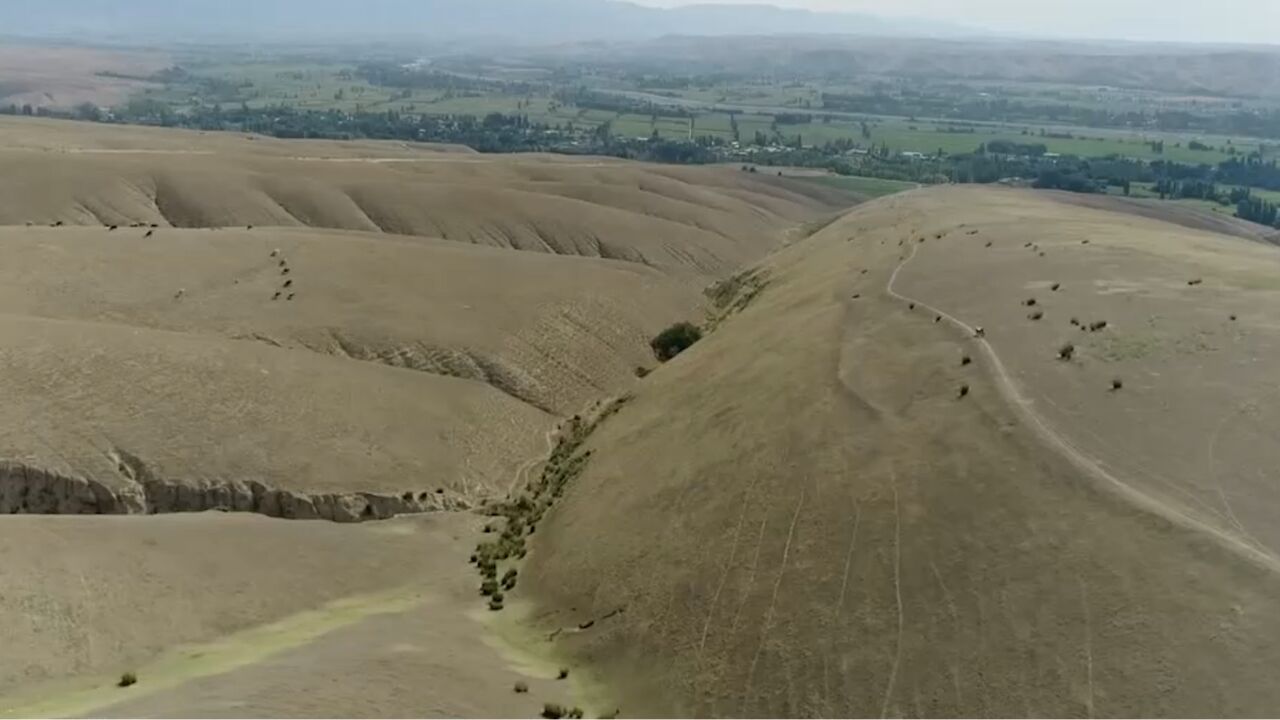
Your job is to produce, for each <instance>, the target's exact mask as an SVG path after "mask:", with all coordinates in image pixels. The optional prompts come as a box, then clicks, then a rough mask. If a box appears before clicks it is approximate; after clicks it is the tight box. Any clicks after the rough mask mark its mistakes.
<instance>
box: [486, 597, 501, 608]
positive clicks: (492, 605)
mask: <svg viewBox="0 0 1280 720" xmlns="http://www.w3.org/2000/svg"><path fill="white" fill-rule="evenodd" d="M489 609H490V610H493V611H498V610H501V609H502V601H501V600H498V599H495V598H490V599H489Z"/></svg>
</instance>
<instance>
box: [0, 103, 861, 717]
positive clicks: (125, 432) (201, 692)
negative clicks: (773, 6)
mask: <svg viewBox="0 0 1280 720" xmlns="http://www.w3.org/2000/svg"><path fill="white" fill-rule="evenodd" d="M0 164H2V165H3V166H4V167H5V168H6V172H5V173H3V174H2V175H3V178H4V179H3V180H0V186H2V187H0V244H2V245H3V247H4V250H5V262H4V263H3V264H2V265H0V305H2V306H3V312H0V359H2V362H0V389H3V391H4V395H5V398H6V402H5V403H4V409H3V410H0V513H2V514H4V515H10V514H17V515H26V517H12V518H10V519H9V520H8V521H6V523H4V526H3V527H0V534H2V535H3V536H4V538H6V541H5V542H0V545H3V546H4V547H6V548H9V551H8V553H9V556H11V557H6V560H5V567H6V568H8V571H9V572H8V575H7V581H6V586H7V587H8V588H9V589H10V591H8V592H6V593H0V620H3V622H0V626H2V627H4V628H5V629H4V630H0V640H3V642H0V645H3V646H4V647H7V648H11V650H10V651H8V652H0V715H23V716H28V715H78V714H86V713H87V714H94V715H104V714H118V715H191V714H195V715H208V714H214V715H226V714H254V715H257V714H262V715H273V716H274V715H289V714H300V713H301V714H311V715H326V714H347V715H370V714H374V715H387V716H410V715H423V714H428V715H444V716H456V715H487V716H495V715H497V716H529V715H532V714H536V713H537V712H538V709H539V708H540V707H541V704H542V703H543V702H550V701H556V702H570V701H571V700H573V695H574V694H575V693H576V690H575V688H574V686H573V684H570V683H556V682H555V681H554V675H555V668H554V667H553V668H551V669H548V668H546V667H543V666H541V665H539V663H538V661H534V660H529V659H524V658H518V657H516V656H514V655H512V654H511V653H510V652H509V651H508V650H505V649H502V648H503V647H504V646H502V645H501V644H500V643H497V642H496V641H494V640H493V637H495V636H496V635H495V632H493V631H490V630H488V629H486V627H485V625H484V624H482V623H481V622H477V619H476V617H473V614H474V612H475V611H476V610H478V609H479V608H480V607H482V606H479V607H478V606H477V600H476V595H475V575H474V570H473V569H472V568H470V567H468V566H467V564H466V557H467V554H468V552H469V548H470V547H472V546H473V545H474V543H475V541H476V539H477V538H479V537H483V536H484V535H485V533H483V532H481V527H482V526H483V525H485V524H486V520H485V518H484V517H483V513H479V512H472V510H477V509H479V508H481V507H482V506H484V505H485V504H486V503H489V504H491V503H494V502H496V501H499V500H501V499H503V498H504V497H505V496H506V495H507V492H508V490H509V489H510V488H512V487H513V486H519V485H521V484H522V483H523V482H524V480H525V479H526V478H527V476H528V475H529V471H530V469H531V468H532V466H533V464H535V463H536V462H537V461H538V460H539V459H541V458H543V457H545V455H546V453H547V451H548V449H549V447H550V446H551V445H552V444H553V443H554V441H555V430H556V428H557V426H559V425H560V424H561V423H562V422H563V421H565V420H566V419H567V418H570V417H572V416H573V415H574V414H576V413H579V412H581V411H582V409H583V408H584V407H586V406H588V405H589V404H591V403H593V402H595V401H597V400H599V399H601V398H605V397H609V396H614V395H619V394H622V393H625V392H627V391H629V390H630V389H631V388H633V387H634V386H635V384H636V383H637V382H638V379H637V368H650V367H652V366H653V365H654V364H655V361H654V360H653V356H652V352H651V350H650V348H649V346H648V342H649V339H650V338H651V337H652V336H653V335H654V334H655V333H657V332H658V331H659V330H661V329H662V328H664V327H665V326H667V325H669V324H671V323H673V322H676V321H680V320H692V321H695V322H697V321H701V320H702V319H703V318H704V315H705V313H706V312H707V311H708V310H709V309H710V308H709V306H708V302H709V301H708V296H707V295H706V294H705V292H704V291H705V290H706V289H707V288H708V287H709V286H710V285H711V284H712V283H714V282H716V281H718V280H720V279H722V278H724V277H726V276H728V275H729V274H730V273H731V272H732V271H734V270H736V269H737V268H738V267H740V266H741V265H742V264H744V263H748V262H753V261H758V260H760V259H761V258H763V257H765V256H766V255H767V254H768V253H770V252H772V251H773V250H775V249H777V248H779V247H782V246H784V245H785V244H786V243H788V242H791V241H794V240H796V239H798V238H800V237H803V236H804V235H806V234H807V233H808V232H809V231H810V230H811V229H812V228H814V227H817V226H818V225H820V224H821V223H823V222H826V221H828V220H830V219H831V218H832V217H834V216H835V215H836V214H838V213H840V212H843V211H844V210H845V209H846V208H847V206H848V205H849V204H851V203H852V202H854V201H856V200H857V198H856V197H854V196H851V195H847V194H843V193H839V192H832V191H830V190H827V189H824V188H820V187H818V186H817V185H814V184H811V183H807V182H804V181H799V180H791V179H787V178H778V177H766V176H763V175H752V174H748V173H742V172H739V171H737V170H732V169H725V168H668V167H662V166H647V165H637V164H632V163H626V162H621V161H616V160H609V159H600V158H563V157H547V156H501V157H499V156H483V155H479V154H475V153H471V152H468V151H464V150H461V149H459V148H449V147H435V146H407V145H402V144H394V143H320V142H287V141H280V140H270V139H263V138H256V137H253V136H238V135H230V134H203V133H197V132H183V131H173V130H162V129H150V128H129V127H113V126H105V125H86V124H76V123H67V122H53V121H43V120H23V119H13V118H10V119H3V120H0ZM197 511H220V512H203V513H201V514H186V515H182V516H176V517H175V516H169V513H177V512H182V513H195V512H197ZM423 511H428V512H425V514H422V515H419V516H417V517H412V518H406V517H394V516H397V515H406V514H411V513H422V512H423ZM55 515H57V516H68V515H74V516H76V517H54V516H55ZM108 515H109V516H114V517H105V516H108ZM140 515H154V516H155V517H138V516H140ZM264 515H265V516H269V517H261V516H264ZM278 518H284V519H296V520H313V521H315V522H288V521H286V520H284V519H278ZM321 520H333V521H338V522H336V523H330V522H319V521H321ZM372 520H383V521H384V522H377V523H363V524H354V523H360V521H372ZM338 523H344V524H343V525H339V524H338ZM347 523H352V524H347ZM424 608H425V609H424ZM478 617H479V619H480V620H484V621H489V622H492V619H493V618H496V617H497V615H480V616H478ZM158 618H172V619H173V620H172V621H170V620H164V621H161V620H158ZM486 638H487V639H488V640H489V642H484V641H482V640H483V639H486ZM126 672H136V673H137V675H138V678H139V680H138V683H137V684H136V685H132V686H129V687H127V688H120V687H116V683H117V682H118V681H119V680H120V678H121V676H122V674H124V673H126ZM423 677H431V678H434V679H436V680H438V682H433V683H425V684H424V683H421V682H420V680H421V678H423ZM517 680H518V681H520V682H522V683H527V684H528V685H529V686H531V690H530V692H529V693H528V694H524V693H521V694H517V693H514V692H513V691H512V686H513V683H514V682H515V681H517ZM228 683H229V684H230V685H228ZM575 683H576V679H575ZM408 685H414V687H415V689H413V690H403V691H396V692H394V693H387V692H384V691H385V689H386V688H391V687H397V688H399V687H407V686H408ZM229 687H230V688H234V689H232V690H229V689H228V688H229ZM379 688H381V689H379ZM373 694H380V695H382V697H380V698H377V699H375V698H372V697H371V695H373ZM303 695H305V696H306V699H305V700H300V699H299V697H298V696H303Z"/></svg>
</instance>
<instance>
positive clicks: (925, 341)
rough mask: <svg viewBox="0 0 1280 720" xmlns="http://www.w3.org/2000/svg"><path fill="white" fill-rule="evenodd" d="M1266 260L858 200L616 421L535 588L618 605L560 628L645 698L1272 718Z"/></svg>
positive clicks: (1274, 609)
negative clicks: (1031, 308)
mask: <svg viewBox="0 0 1280 720" xmlns="http://www.w3.org/2000/svg"><path fill="white" fill-rule="evenodd" d="M939 235H941V237H938V236H939ZM1085 239H1088V240H1090V242H1089V243H1088V244H1082V240H1085ZM1028 240H1032V241H1034V243H1033V244H1035V245H1038V248H1039V249H1038V250H1035V251H1033V250H1032V249H1030V248H1026V247H1024V244H1025V243H1026V242H1027V241H1028ZM988 242H991V245H990V246H989V247H988V246H987V244H986V243H988ZM1041 252H1043V253H1044V255H1043V256H1041V255H1040V253H1041ZM1276 262H1277V259H1276V257H1275V254H1274V251H1273V250H1271V249H1269V248H1267V247H1265V246H1263V245H1259V244H1253V243H1249V242H1248V241H1244V240H1240V239H1236V238H1228V237H1223V236H1220V235H1211V234H1208V233H1204V232H1199V231H1194V230H1189V229H1186V228H1183V227H1179V226H1177V225H1174V224H1171V223H1164V222H1160V221H1156V220H1152V219H1145V218H1138V217H1131V216H1122V215H1116V214H1114V213H1107V212H1098V211H1095V210H1088V209H1082V208H1079V207H1071V206H1067V205H1064V204H1061V203H1058V202H1055V201H1053V200H1051V199H1048V198H1045V197H1044V196H1042V195H1037V194H1034V193H1030V192H1026V191H1001V190H995V189H961V188H944V189H934V190H925V191H915V192H911V193H907V194H905V195H900V196H895V197H893V198H886V199H882V200H879V201H876V202H873V203H869V204H867V205H865V206H863V207H861V208H859V209H857V210H855V211H853V212H852V213H850V214H849V215H847V216H846V217H844V218H843V219H842V220H840V221H839V222H837V223H834V224H832V225H831V226H829V227H827V228H826V229H824V230H822V231H821V232H819V233H817V234H816V235H814V236H813V237H811V238H809V239H807V240H804V241H802V242H799V243H797V244H795V245H793V246H791V247H789V248H787V249H785V250H783V251H781V252H780V253H778V254H777V255H775V256H774V257H772V258H770V259H769V260H768V261H767V262H766V263H765V264H764V271H765V273H766V274H767V276H768V278H769V281H768V286H767V287H766V288H765V290H764V291H763V292H761V293H759V295H758V297H756V298H754V299H753V300H752V302H751V303H750V304H749V305H748V306H747V307H746V308H745V309H742V310H741V311H740V312H739V313H737V314H736V315H734V316H732V317H730V318H729V319H728V320H726V321H725V322H724V323H723V324H722V325H721V326H720V328H719V329H718V330H717V331H716V332H715V333H713V334H712V335H711V336H710V337H709V338H707V339H704V340H703V341H702V342H700V343H699V344H698V345H696V346H694V347H693V348H692V349H691V350H689V351H687V352H685V353H684V354H682V355H681V356H679V357H678V358H676V359H675V360H673V361H671V362H670V363H668V364H667V365H665V366H663V367H662V368H661V369H659V370H658V371H656V372H654V373H653V374H651V375H650V376H649V378H648V379H646V381H645V383H644V384H643V385H642V386H641V388H640V390H639V391H638V392H637V393H636V396H635V398H634V400H633V401H632V402H630V403H629V404H628V405H627V406H626V407H625V408H623V409H622V410H621V411H620V412H619V413H618V414H617V415H616V416H614V417H613V418H612V419H611V420H609V421H608V422H606V423H605V424H604V425H602V426H601V427H600V428H599V429H598V430H597V431H596V432H595V434H594V435H593V436H592V438H591V439H590V441H589V442H588V446H589V448H590V449H591V450H593V451H594V453H593V455H592V457H591V460H590V462H589V463H588V464H587V465H586V467H585V471H584V472H583V473H582V475H581V476H580V477H579V478H578V479H577V480H575V482H574V483H573V484H571V485H570V486H569V487H568V489H567V491H566V492H565V494H564V497H563V499H562V500H561V501H560V502H559V503H558V504H557V505H556V506H555V507H554V508H553V509H552V510H551V511H550V512H549V513H548V516H547V518H546V519H544V520H543V522H542V523H541V524H540V528H539V532H538V535H537V536H536V540H535V541H534V542H533V544H532V546H531V552H530V554H529V558H528V561H527V566H526V568H525V569H524V570H522V572H521V577H522V586H523V587H524V588H525V589H526V590H529V591H531V592H533V594H534V595H535V596H536V597H537V598H538V599H539V601H540V602H541V603H542V604H543V605H544V606H545V608H546V609H547V611H548V612H547V614H546V615H545V616H543V621H544V622H545V624H546V625H547V626H548V628H576V627H579V626H580V625H581V624H582V623H583V622H584V621H590V620H593V619H594V620H597V622H595V623H594V624H592V625H591V626H590V629H588V630H583V631H580V632H565V633H561V634H560V635H559V636H558V637H559V639H558V640H557V641H556V642H557V649H558V650H559V651H561V652H565V653H569V654H570V655H572V656H574V657H577V658H579V659H581V660H583V661H585V662H587V663H588V664H590V665H591V666H592V667H593V668H595V670H596V672H597V673H598V677H599V679H600V680H602V681H603V682H604V683H605V684H606V685H607V686H609V687H610V688H611V689H612V691H613V695H614V698H615V699H616V700H617V702H618V704H619V705H621V707H622V708H623V709H624V711H626V712H627V713H629V714H637V715H649V714H656V715H743V716H753V717H754V716H773V717H778V716H796V715H813V716H816V715H826V716H832V715H835V716H872V715H880V716H887V715H915V716H939V715H952V716H958V715H960V716H1000V715H1020V716H1032V715H1053V716H1083V715H1100V716H1134V715H1142V716H1158V715H1197V716H1217V715H1257V714H1266V713H1267V712H1269V711H1270V708H1274V707H1275V706H1276V704H1277V702H1280V696H1278V692H1280V691H1277V688H1276V686H1275V684H1274V683H1273V682H1272V681H1271V678H1270V677H1269V675H1268V671H1267V668H1268V667H1269V665H1270V664H1271V663H1273V662H1276V661H1277V660H1280V654H1278V653H1277V650H1276V648H1275V645H1274V643H1271V642H1270V641H1269V640H1268V638H1269V637H1271V636H1273V635H1274V634H1275V633H1276V632H1277V631H1280V606H1278V605H1277V603H1276V601H1275V598H1276V597H1277V593H1278V592H1280V578H1278V577H1277V575H1276V573H1275V570H1274V567H1275V563H1274V562H1273V561H1272V559H1271V558H1272V557H1273V550H1272V548H1273V547H1274V546H1275V545H1274V542H1275V540H1274V538H1272V536H1271V535H1270V534H1269V531H1267V529H1266V528H1267V527H1269V526H1270V525H1273V524H1274V523H1268V522H1267V521H1268V520H1270V519H1271V518H1274V513H1273V512H1272V511H1271V508H1272V507H1273V490H1272V489H1271V488H1270V487H1269V486H1268V485H1267V484H1266V483H1265V482H1264V481H1263V479H1262V478H1263V477H1264V476H1265V473H1264V472H1263V470H1262V469H1263V468H1267V467H1273V466H1274V462H1271V461H1270V455H1269V453H1271V452H1272V449H1271V448H1270V445H1268V444H1266V443H1264V442H1260V441H1257V439H1259V438H1261V437H1263V436H1265V435H1266V434H1267V433H1268V432H1272V433H1273V432H1274V428H1275V419H1274V418H1272V417H1271V413H1269V412H1268V411H1267V410H1266V408H1265V406H1264V405H1263V404H1260V403H1258V402H1256V401H1255V402H1254V403H1252V404H1250V403H1248V402H1247V400H1246V399H1247V398H1248V397H1249V396H1250V395H1252V396H1254V397H1257V396H1258V394H1260V393H1265V392H1266V388H1267V387H1268V383H1269V382H1271V381H1270V380H1267V378H1268V377H1271V376H1273V375H1274V373H1273V372H1271V373H1268V372H1267V366H1266V364H1265V358H1267V357H1270V356H1273V355H1274V353H1273V352H1269V350H1270V349H1271V348H1273V347H1274V342H1275V341H1276V339H1277V332H1280V330H1277V328H1280V323H1277V322H1276V318H1275V317H1274V315H1275V313H1274V311H1273V310H1271V309H1270V308H1274V307H1276V304H1275V302H1274V301H1271V300H1272V299H1271V298H1270V294H1271V293H1274V292H1275V290H1274V287H1273V285H1274V283H1273V282H1272V281H1268V280H1267V278H1270V277H1274V271H1272V270H1270V269H1269V268H1270V266H1271V265H1272V264H1274V263H1276ZM899 268H901V269H900V270H899ZM1193 268H1195V269H1196V270H1195V273H1196V275H1194V276H1193V275H1190V274H1189V273H1190V272H1191V270H1192V269H1193ZM864 270H866V271H867V272H865V273H864V272H863V271H864ZM895 275H896V277H895ZM1200 275H1203V276H1204V283H1203V285H1202V286H1188V285H1187V280H1188V279H1191V278H1192V277H1196V276H1200ZM891 282H892V284H893V289H894V290H895V291H896V292H897V293H900V294H901V295H903V296H906V297H910V298H913V300H912V301H911V302H916V303H918V304H917V305H916V306H915V307H914V308H911V307H909V303H908V301H907V300H905V299H899V298H898V297H895V296H894V295H892V294H890V293H888V292H887V291H886V289H887V287H888V286H889V285H890V283H891ZM1055 282H1057V283H1060V286H1059V289H1058V290H1057V291H1051V290H1049V286H1050V285H1051V284H1052V283H1055ZM1190 291H1193V292H1194V294H1188V293H1189V292H1190ZM855 294H856V295H860V297H859V298H858V299H856V300H854V299H852V297H853V296H854V295H855ZM1031 295H1038V296H1040V297H1041V298H1042V300H1043V302H1042V303H1041V304H1042V305H1043V312H1044V313H1045V315H1044V317H1043V319H1042V320H1041V321H1040V322H1028V321H1027V319H1026V313H1027V308H1026V307H1024V306H1022V305H1021V304H1020V303H1021V301H1023V300H1024V299H1025V298H1027V297H1029V296H1031ZM930 308H937V309H938V310H939V311H941V313H943V314H944V315H940V316H939V317H940V321H938V322H935V312H933V311H932V310H930ZM1229 312H1234V313H1235V314H1238V316H1239V320H1238V321H1237V322H1235V323H1234V324H1232V321H1230V320H1228V319H1227V317H1228V313H1229ZM1071 314H1079V316H1080V317H1081V318H1084V319H1087V320H1095V319H1108V320H1109V321H1110V323H1109V325H1108V328H1107V329H1105V330H1100V331H1097V332H1093V333H1089V332H1087V331H1081V330H1080V329H1078V328H1077V327H1075V326H1073V325H1071V324H1070V323H1069V322H1068V317H1069V316H1070V315H1071ZM948 318H953V319H954V320H955V321H956V322H963V323H965V324H966V325H968V326H969V327H970V328H976V327H978V326H981V328H982V330H983V335H985V337H986V338H987V339H988V341H989V342H990V347H991V348H993V352H994V355H990V356H989V355H988V354H987V353H986V352H985V351H982V352H980V349H981V348H983V347H986V346H983V345H981V343H979V342H978V341H977V340H976V339H975V338H973V332H972V331H970V332H963V331H962V330H961V328H960V327H959V326H958V325H956V324H954V323H953V322H952V321H951V320H947V319H948ZM941 320H947V321H946V322H942V321H941ZM1064 338H1074V339H1075V344H1076V345H1077V346H1078V348H1079V350H1078V352H1077V354H1076V356H1075V358H1074V359H1073V360H1072V361H1071V362H1064V361H1062V360H1059V359H1058V358H1057V356H1056V353H1057V352H1058V349H1059V348H1060V346H1061V344H1062V341H1063V339H1064ZM1144 338H1146V339H1144ZM965 355H969V356H971V357H973V358H977V360H976V361H975V362H971V363H967V364H966V363H962V362H961V358H962V357H963V356H965ZM993 357H994V358H996V359H998V360H999V361H1000V363H1001V364H1000V366H999V367H997V365H996V364H995V362H994V361H993V359H992V358H993ZM1000 367H1003V368H1004V370H1005V372H1007V374H1008V376H1007V377H1005V378H1004V379H1003V380H1002V379H1000V378H1002V377H1003V376H1000V375H999V371H1000ZM1115 376H1121V377H1123V378H1125V379H1126V382H1125V383H1124V385H1123V389H1122V390H1119V391H1111V390H1109V388H1110V381H1111V379H1112V378H1113V377H1115ZM962 385H963V386H965V387H968V388H969V389H970V392H969V393H968V394H967V395H966V396H965V397H963V398H962V399H957V394H958V393H957V388H958V387H960V386H962ZM1010 387H1011V388H1012V389H1013V391H1014V392H1016V393H1018V394H1019V397H1021V399H1022V400H1023V401H1025V402H1023V403H1018V404H1015V405H1011V404H1010V393H1009V388H1010ZM1263 396H1264V397H1265V395H1263ZM1015 399H1016V398H1015ZM1029 418H1039V419H1041V420H1040V421H1041V422H1043V423H1045V425H1046V426H1047V427H1048V428H1050V432H1051V433H1052V437H1055V438H1057V439H1058V440H1057V441H1054V442H1051V441H1050V440H1049V439H1048V438H1049V435H1047V434H1046V433H1045V432H1042V431H1041V430H1040V429H1037V426H1036V425H1035V424H1034V423H1033V422H1032V421H1031V420H1030V419H1029ZM1223 426H1226V427H1227V428H1229V429H1228V430H1224V431H1221V432H1219V430H1221V428H1222V427H1223ZM1068 450H1069V451H1070V452H1068ZM1179 464H1181V467H1180V466H1179ZM1099 468H1101V469H1104V470H1109V471H1111V473H1113V475H1114V477H1112V478H1108V477H1105V472H1104V473H1098V472H1096V470H1097V469H1099ZM1209 470H1212V471H1213V472H1212V473H1210V472H1208V471H1209ZM1117 479H1118V480H1119V481H1122V483H1123V486H1121V484H1120V483H1118V482H1116V480H1117ZM1219 481H1220V482H1221V485H1220V486H1219V485H1218V482H1219ZM1219 492H1221V494H1222V496H1221V497H1218V493H1219ZM1228 503H1229V504H1228ZM1233 518H1234V521H1233ZM1235 521H1238V522H1235ZM1250 538H1252V540H1250ZM1249 545H1253V546H1254V547H1255V549H1256V550H1257V552H1254V551H1253V550H1250V549H1249V547H1247V546H1249ZM619 608H623V609H624V611H623V612H621V613H617V614H613V615H609V613H611V612H613V611H616V610H617V609H619ZM606 617H607V619H603V618H606Z"/></svg>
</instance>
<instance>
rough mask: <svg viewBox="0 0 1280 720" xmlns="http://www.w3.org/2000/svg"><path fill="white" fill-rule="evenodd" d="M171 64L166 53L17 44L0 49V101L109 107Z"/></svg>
mask: <svg viewBox="0 0 1280 720" xmlns="http://www.w3.org/2000/svg"><path fill="white" fill-rule="evenodd" d="M170 62H171V60H170V58H169V56H168V55H167V53H163V52H155V51H123V50H104V49H99V48H88V47H49V46H38V45H32V44H23V43H14V44H6V45H5V46H3V47H0V77H3V79H4V81H3V83H0V103H4V104H5V105H9V104H14V105H19V106H21V105H31V106H33V107H60V108H71V107H74V106H76V105H79V104H81V103H86V102H88V103H93V104H95V105H100V106H102V107H109V106H112V105H115V104H118V103H123V102H125V101H127V100H128V99H129V97H130V96H131V95H133V94H134V93H137V92H139V91H141V90H142V89H143V88H145V87H147V85H148V84H147V83H145V82H142V81H140V80H132V79H125V78H120V77H106V76H103V75H101V74H100V73H104V72H107V73H116V74H119V75H129V76H133V77H146V76H148V75H150V74H151V73H154V72H156V71H158V70H162V69H164V68H165V67H167V66H168V65H169V63H170Z"/></svg>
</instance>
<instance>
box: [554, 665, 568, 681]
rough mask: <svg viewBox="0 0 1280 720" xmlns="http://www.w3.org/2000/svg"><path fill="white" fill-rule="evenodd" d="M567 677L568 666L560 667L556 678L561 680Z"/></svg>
mask: <svg viewBox="0 0 1280 720" xmlns="http://www.w3.org/2000/svg"><path fill="white" fill-rule="evenodd" d="M567 677H569V668H560V673H559V674H558V675H556V679H557V680H563V679H565V678H567Z"/></svg>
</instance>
